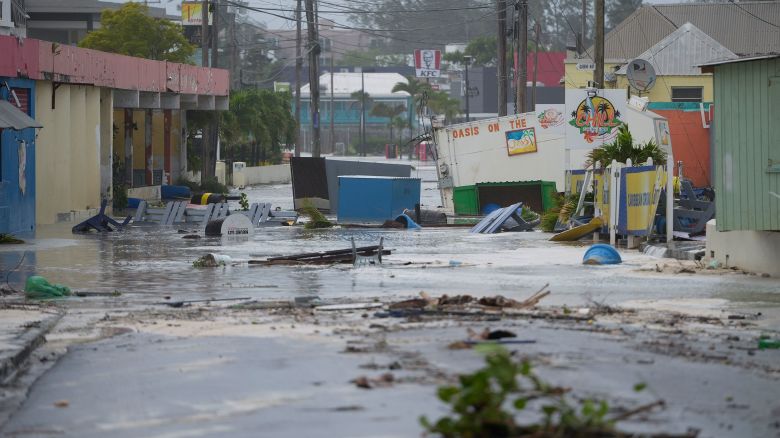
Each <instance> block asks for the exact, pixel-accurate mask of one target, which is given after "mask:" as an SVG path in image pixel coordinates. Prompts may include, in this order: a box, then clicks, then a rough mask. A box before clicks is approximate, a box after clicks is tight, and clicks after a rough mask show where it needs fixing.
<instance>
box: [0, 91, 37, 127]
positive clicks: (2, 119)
mask: <svg viewBox="0 0 780 438" xmlns="http://www.w3.org/2000/svg"><path fill="white" fill-rule="evenodd" d="M7 128H11V129H16V130H21V129H25V128H43V125H41V124H40V123H38V122H36V121H35V120H34V119H33V118H32V117H30V116H28V115H27V114H25V113H24V111H22V110H20V109H19V108H17V107H15V106H13V105H11V103H10V102H8V101H7V100H5V99H0V129H7Z"/></svg>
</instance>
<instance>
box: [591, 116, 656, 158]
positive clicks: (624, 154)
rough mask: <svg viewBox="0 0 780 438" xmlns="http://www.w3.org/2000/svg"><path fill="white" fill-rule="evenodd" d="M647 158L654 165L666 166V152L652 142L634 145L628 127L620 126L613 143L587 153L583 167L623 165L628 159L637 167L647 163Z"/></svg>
mask: <svg viewBox="0 0 780 438" xmlns="http://www.w3.org/2000/svg"><path fill="white" fill-rule="evenodd" d="M648 158H652V159H653V164H655V165H663V164H666V152H664V151H663V150H662V149H661V148H659V147H658V145H657V144H655V142H654V141H652V140H650V141H647V142H645V143H643V144H639V143H634V138H633V137H632V136H631V131H629V129H628V125H626V124H622V125H620V127H619V128H618V135H617V137H616V138H615V141H613V142H611V143H606V144H604V145H603V146H600V147H597V148H594V149H593V150H591V151H590V152H589V153H588V155H587V161H586V162H585V167H590V166H592V165H593V164H594V163H600V164H601V167H602V168H604V167H607V166H609V165H610V164H611V163H612V160H616V161H617V162H619V163H625V162H626V160H628V159H630V160H631V163H632V164H633V165H635V166H639V165H641V164H644V163H645V162H647V159H648Z"/></svg>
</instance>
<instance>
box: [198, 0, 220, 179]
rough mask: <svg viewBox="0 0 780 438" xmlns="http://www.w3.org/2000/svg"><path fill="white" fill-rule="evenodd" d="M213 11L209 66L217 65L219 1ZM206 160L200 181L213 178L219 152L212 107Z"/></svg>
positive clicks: (214, 112)
mask: <svg viewBox="0 0 780 438" xmlns="http://www.w3.org/2000/svg"><path fill="white" fill-rule="evenodd" d="M212 5H213V6H214V11H213V15H212V20H211V21H212V25H211V68H218V67H219V26H220V25H221V23H220V20H219V16H220V12H221V11H220V10H219V8H220V1H219V0H212ZM208 145H209V147H208V160H206V165H207V166H208V167H207V169H206V173H204V174H202V175H201V182H202V181H203V180H204V176H205V178H213V177H214V173H215V171H216V165H217V156H218V155H219V152H218V151H217V149H219V112H218V111H217V110H216V108H214V111H213V114H212V122H211V137H210V141H209V143H208Z"/></svg>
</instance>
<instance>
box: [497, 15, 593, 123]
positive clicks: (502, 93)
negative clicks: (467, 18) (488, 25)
mask: <svg viewBox="0 0 780 438" xmlns="http://www.w3.org/2000/svg"><path fill="white" fill-rule="evenodd" d="M583 1H584V0H583ZM496 7H497V8H498V33H497V35H496V37H497V41H498V53H497V54H496V55H497V56H498V116H499V117H500V116H505V115H506V79H507V78H506V0H497V6H496Z"/></svg>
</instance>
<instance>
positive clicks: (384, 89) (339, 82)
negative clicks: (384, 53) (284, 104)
mask: <svg viewBox="0 0 780 438" xmlns="http://www.w3.org/2000/svg"><path fill="white" fill-rule="evenodd" d="M361 81H362V82H361ZM399 82H404V83H406V82H407V81H406V78H405V77H403V76H401V75H400V74H398V73H363V74H361V73H334V74H333V92H334V94H336V95H339V96H350V95H351V94H352V93H354V92H356V91H360V90H361V85H363V84H364V85H365V88H364V89H365V90H366V93H367V94H368V95H370V96H371V97H397V98H400V99H405V98H407V97H409V93H407V92H405V91H396V92H395V93H393V87H395V84H397V83H399ZM320 87H321V89H322V90H321V95H323V96H324V95H330V73H325V74H322V75H320ZM301 96H306V97H308V96H309V84H306V85H304V86H303V87H301Z"/></svg>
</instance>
